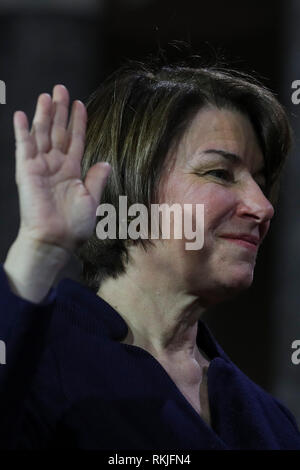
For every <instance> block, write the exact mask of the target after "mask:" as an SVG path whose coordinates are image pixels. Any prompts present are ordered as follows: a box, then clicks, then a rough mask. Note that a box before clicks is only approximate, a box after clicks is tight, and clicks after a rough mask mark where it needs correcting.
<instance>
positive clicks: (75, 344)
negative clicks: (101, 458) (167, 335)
mask: <svg viewBox="0 0 300 470" xmlns="http://www.w3.org/2000/svg"><path fill="white" fill-rule="evenodd" d="M0 312H1V313H0V339H1V340H2V341H4V342H5V345H6V364H1V365H0V417H1V419H0V447H1V448H2V449H50V448H64V449H71V448H73V449H74V448H79V449H107V450H123V449H151V450H159V449H165V450H166V449H167V450H171V449H172V450H181V449H189V450H192V449H300V433H299V430H298V428H297V424H296V422H295V418H294V417H293V415H292V414H291V413H290V411H289V410H288V409H287V408H286V407H285V406H284V405H283V404H282V403H281V402H280V401H278V400H277V399H275V398H274V397H272V396H271V395H270V394H269V393H267V392H265V391H264V390H263V389H262V388H261V387H259V386H258V385H257V384H255V383H254V382H253V381H252V380H250V379H249V378H248V377H247V376H246V375H245V374H244V373H243V372H242V371H241V370H239V368H238V367H237V366H236V365H235V364H234V363H233V362H232V361H231V360H230V359H229V357H228V356H227V355H226V354H225V352H224V351H223V350H222V348H221V347H220V345H219V344H218V343H217V341H216V340H215V339H214V338H213V336H212V334H211V332H210V331H209V329H208V327H207V326H206V325H205V324H204V323H203V322H202V321H201V320H199V322H198V334H197V344H198V346H199V347H200V348H201V349H202V350H203V351H204V352H205V353H206V355H207V356H208V357H209V358H210V360H211V362H210V365H209V368H208V395H209V405H210V413H211V421H212V426H211V427H209V426H208V425H207V424H206V422H205V421H203V419H202V418H201V417H200V416H199V414H198V413H197V412H196V411H195V410H194V408H193V407H192V406H191V405H190V403H189V402H188V401H187V400H186V398H185V397H184V396H183V394H182V393H181V392H180V390H179V389H178V387H177V386H176V385H175V383H174V382H173V380H172V379H171V378H170V376H169V375H168V374H167V372H166V371H165V369H164V368H163V367H162V366H161V365H160V363H159V362H158V361H157V360H156V359H155V358H154V357H153V356H152V355H151V354H150V353H148V352H147V351H146V350H144V349H142V348H139V347H137V346H132V345H126V344H122V343H120V341H121V340H122V339H124V338H125V336H126V335H127V331H128V328H127V325H126V323H125V321H124V320H123V318H122V317H121V316H120V315H119V313H118V312H116V311H115V310H114V309H113V308H112V307H111V306H110V305H109V304H108V303H107V302H105V301H104V300H103V299H101V298H100V297H99V296H97V295H96V294H95V293H93V292H92V291H90V290H89V289H87V288H86V287H84V286H83V285H81V284H79V283H77V282H75V281H72V280H70V279H64V280H62V281H60V283H59V284H58V286H57V287H54V288H51V290H50V292H49V294H48V295H47V297H46V299H45V300H44V301H43V302H41V303H40V304H35V303H32V302H29V301H26V300H23V299H21V298H20V297H18V296H16V295H15V294H13V293H12V291H11V289H10V287H9V284H8V280H7V277H6V274H5V272H4V270H3V267H2V266H1V269H0Z"/></svg>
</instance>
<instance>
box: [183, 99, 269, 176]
mask: <svg viewBox="0 0 300 470" xmlns="http://www.w3.org/2000/svg"><path fill="white" fill-rule="evenodd" d="M210 148H215V149H219V150H223V151H227V152H231V153H235V154H237V155H239V156H240V157H241V159H242V161H243V163H244V164H245V165H246V166H247V167H249V169H251V170H252V171H256V170H257V169H260V168H262V166H263V163H264V160H263V154H262V151H261V148H260V146H259V142H258V139H257V136H256V134H255V131H254V129H253V126H252V124H251V122H250V120H249V118H248V117H247V116H245V115H244V114H242V113H240V112H238V111H232V110H227V109H217V108H205V109H201V110H200V111H199V112H198V113H197V115H196V116H195V118H194V119H193V121H192V123H191V124H190V126H189V128H188V129H187V131H186V133H185V135H184V136H183V138H182V140H181V142H180V144H179V147H178V152H177V155H176V164H177V165H180V166H181V165H185V164H186V163H187V162H188V163H191V162H197V161H201V159H202V158H203V154H202V152H204V150H207V149H210ZM206 158H207V156H206ZM220 158H221V157H220Z"/></svg>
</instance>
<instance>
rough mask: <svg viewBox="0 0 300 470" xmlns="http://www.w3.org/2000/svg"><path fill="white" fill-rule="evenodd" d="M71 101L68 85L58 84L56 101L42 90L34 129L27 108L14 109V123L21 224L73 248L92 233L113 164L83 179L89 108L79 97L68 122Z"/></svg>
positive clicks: (37, 235)
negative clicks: (86, 108) (87, 109)
mask: <svg viewBox="0 0 300 470" xmlns="http://www.w3.org/2000/svg"><path fill="white" fill-rule="evenodd" d="M68 104H69V98H68V93H67V90H66V89H65V88H64V87H62V86H60V85H58V86H56V87H55V88H54V93H53V102H52V100H51V98H50V97H49V96H48V95H41V96H40V98H39V101H38V104H37V109H36V114H35V117H34V120H33V126H32V130H31V132H30V133H29V131H28V123H27V118H26V115H25V114H24V113H21V112H18V113H16V115H15V121H14V124H15V134H16V143H17V149H16V160H17V165H16V181H17V184H18V190H19V198H20V215H21V229H22V230H25V231H26V232H27V233H28V234H29V235H30V236H31V237H33V238H35V239H38V240H40V241H44V242H47V243H53V244H56V245H60V246H62V247H64V248H66V249H70V250H72V249H73V248H74V247H75V246H76V245H78V244H79V243H80V242H81V241H83V240H85V239H86V238H87V237H88V236H89V235H90V234H91V233H92V230H93V227H94V223H95V214H96V207H97V205H98V204H99V200H100V196H101V193H102V191H103V188H104V185H105V182H106V178H107V176H108V168H109V167H107V166H104V165H103V164H97V165H94V167H92V168H91V169H90V170H89V172H88V174H87V177H86V180H85V182H83V181H82V180H81V178H80V161H81V158H82V154H83V149H84V140H85V126H86V110H85V107H84V105H83V104H82V103H80V102H75V103H74V104H73V109H72V114H71V117H70V122H69V125H68V127H66V123H67V118H68Z"/></svg>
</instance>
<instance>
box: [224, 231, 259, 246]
mask: <svg viewBox="0 0 300 470" xmlns="http://www.w3.org/2000/svg"><path fill="white" fill-rule="evenodd" d="M221 237H222V238H232V239H234V240H235V239H236V240H244V241H245V242H248V243H252V244H253V245H255V246H258V245H259V243H260V238H259V237H257V236H255V235H250V234H248V233H228V234H223V235H221Z"/></svg>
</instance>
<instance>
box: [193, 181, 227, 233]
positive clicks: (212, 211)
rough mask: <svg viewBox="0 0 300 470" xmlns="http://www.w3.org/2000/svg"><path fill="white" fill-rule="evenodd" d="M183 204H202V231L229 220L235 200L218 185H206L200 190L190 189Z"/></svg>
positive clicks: (196, 188)
mask: <svg viewBox="0 0 300 470" xmlns="http://www.w3.org/2000/svg"><path fill="white" fill-rule="evenodd" d="M184 203H197V204H204V230H205V231H207V230H209V229H211V228H214V227H217V226H218V225H219V224H220V223H222V222H223V221H226V220H228V219H230V218H231V217H232V216H233V215H234V213H235V208H236V198H235V195H234V194H233V192H232V191H230V190H229V189H228V188H225V187H224V186H221V185H218V184H211V183H207V184H204V185H202V187H201V188H199V185H198V187H196V185H195V186H194V187H190V188H189V189H188V190H187V191H186V194H185V197H184Z"/></svg>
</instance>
